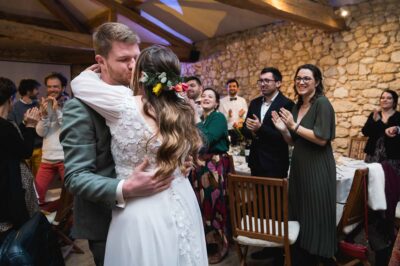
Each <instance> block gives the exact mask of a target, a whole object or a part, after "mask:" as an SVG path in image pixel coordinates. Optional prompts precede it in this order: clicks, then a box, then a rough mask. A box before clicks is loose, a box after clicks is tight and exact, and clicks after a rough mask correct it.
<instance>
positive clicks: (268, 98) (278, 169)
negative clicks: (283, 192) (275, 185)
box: [243, 67, 293, 265]
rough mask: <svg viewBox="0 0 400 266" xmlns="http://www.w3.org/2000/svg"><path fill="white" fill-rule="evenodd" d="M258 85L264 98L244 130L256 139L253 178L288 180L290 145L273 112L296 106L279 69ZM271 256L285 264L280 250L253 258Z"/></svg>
mask: <svg viewBox="0 0 400 266" xmlns="http://www.w3.org/2000/svg"><path fill="white" fill-rule="evenodd" d="M257 85H258V87H259V88H260V91H261V94H262V95H261V96H260V97H258V98H256V99H254V100H252V101H251V102H250V106H249V110H248V112H247V116H246V122H245V125H244V128H243V133H244V135H245V136H246V137H247V138H251V139H252V143H251V147H250V155H249V162H248V164H249V168H250V169H251V175H252V176H265V177H277V178H282V177H287V173H288V168H289V150H288V145H287V143H286V142H285V140H284V139H283V137H282V135H281V133H280V132H279V131H278V130H277V129H276V128H275V126H274V124H273V122H272V119H271V117H272V115H271V112H272V111H277V112H278V111H279V109H281V108H282V107H283V108H285V109H287V110H289V111H291V110H292V107H293V102H292V101H291V100H290V99H288V98H286V97H285V96H284V95H283V94H282V93H281V92H280V91H279V89H280V87H281V85H282V74H281V73H280V71H279V70H278V69H276V68H273V67H266V68H264V69H263V70H262V71H261V73H260V79H259V80H257ZM270 256H273V257H274V259H275V261H276V263H280V262H282V261H283V256H282V251H281V250H280V249H279V248H269V249H268V248H264V249H263V250H261V251H258V252H255V253H253V254H251V257H252V258H253V259H266V258H267V257H270ZM277 261H278V262H277ZM276 265H279V264H276ZM282 265H283V264H282Z"/></svg>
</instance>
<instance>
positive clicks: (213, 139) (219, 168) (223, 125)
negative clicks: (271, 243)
mask: <svg viewBox="0 0 400 266" xmlns="http://www.w3.org/2000/svg"><path fill="white" fill-rule="evenodd" d="M218 106H219V94H218V92H216V91H215V90H214V89H212V88H206V89H204V91H203V93H202V95H201V107H202V109H203V116H202V117H201V121H200V122H199V123H198V124H197V127H198V128H199V130H200V131H201V134H202V136H203V139H204V143H205V145H204V147H203V148H202V151H201V152H200V156H199V158H200V159H201V160H202V163H201V166H199V167H197V168H196V169H195V171H192V174H191V181H192V186H193V188H194V190H195V193H196V195H197V197H198V199H199V203H200V208H201V213H202V216H203V221H204V229H205V233H206V242H207V251H208V262H209V263H210V264H214V263H218V262H220V261H221V260H222V259H223V258H224V257H225V256H226V254H227V252H228V247H229V243H228V239H229V236H228V234H229V230H228V225H229V221H228V218H229V217H228V208H227V207H228V206H227V203H228V202H227V194H226V177H227V174H228V171H229V167H230V164H229V158H228V156H227V154H226V152H227V151H228V149H229V142H228V126H227V121H226V118H225V116H224V115H223V114H222V113H220V112H218V111H217V110H218ZM199 120H200V118H199Z"/></svg>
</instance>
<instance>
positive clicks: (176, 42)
mask: <svg viewBox="0 0 400 266" xmlns="http://www.w3.org/2000/svg"><path fill="white" fill-rule="evenodd" d="M96 1H97V2H99V3H101V4H103V5H104V6H106V7H108V8H110V9H115V11H116V12H117V13H119V14H121V15H123V16H125V17H127V18H128V19H130V20H132V21H134V22H135V23H137V24H139V25H140V26H142V27H144V28H146V29H147V30H149V31H151V32H152V33H154V34H156V35H158V36H160V37H161V38H164V39H165V40H167V41H168V42H169V43H171V45H172V46H178V47H186V48H188V49H191V48H192V44H189V43H187V42H185V41H183V40H181V39H179V38H178V37H176V36H175V35H173V34H171V33H169V32H168V31H166V30H164V29H162V28H161V27H160V26H158V25H156V24H154V23H153V22H151V21H148V20H147V19H145V18H144V17H142V16H140V14H138V13H136V12H134V11H132V10H131V9H129V8H127V7H125V6H123V5H121V4H119V3H117V2H115V1H114V0H96Z"/></svg>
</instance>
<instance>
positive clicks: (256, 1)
mask: <svg viewBox="0 0 400 266" xmlns="http://www.w3.org/2000/svg"><path fill="white" fill-rule="evenodd" d="M216 1H218V2H220V3H223V4H226V5H230V6H234V7H237V8H241V9H246V10H249V11H252V12H255V13H259V14H263V15H266V16H273V17H276V18H280V19H284V20H290V21H292V22H298V23H302V24H307V25H311V26H314V27H315V26H316V27H319V28H322V29H324V30H328V31H340V30H344V29H346V24H345V21H344V19H342V18H340V17H338V16H336V15H335V13H334V11H333V8H331V7H329V6H326V5H322V4H319V3H315V2H311V1H309V0H280V1H276V0H216Z"/></svg>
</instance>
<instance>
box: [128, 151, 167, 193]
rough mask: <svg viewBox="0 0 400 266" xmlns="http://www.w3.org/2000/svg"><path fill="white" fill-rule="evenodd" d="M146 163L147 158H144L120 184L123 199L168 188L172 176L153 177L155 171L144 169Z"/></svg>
mask: <svg viewBox="0 0 400 266" xmlns="http://www.w3.org/2000/svg"><path fill="white" fill-rule="evenodd" d="M148 165H149V160H148V159H147V158H145V159H144V160H143V162H142V163H141V164H140V165H138V166H137V167H136V168H135V169H134V170H133V173H132V174H131V176H130V177H129V178H128V179H125V181H124V184H123V186H122V194H123V196H124V198H125V199H128V198H132V197H146V196H150V195H153V194H155V193H158V192H160V191H163V190H165V189H167V188H169V186H170V185H171V182H172V180H173V177H172V176H170V177H167V178H154V176H155V173H156V171H151V172H148V171H147V172H146V171H145V170H146V168H147V166H148Z"/></svg>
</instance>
